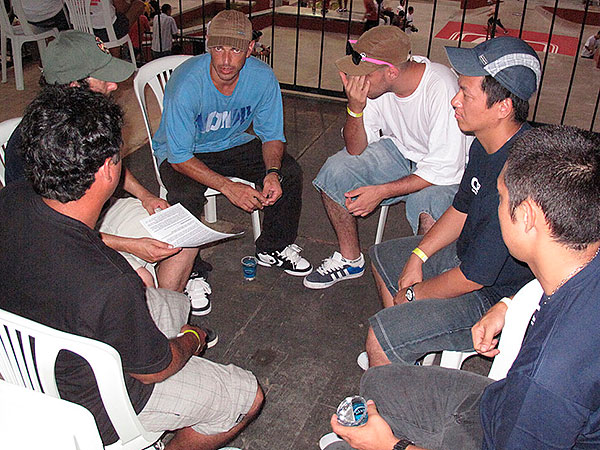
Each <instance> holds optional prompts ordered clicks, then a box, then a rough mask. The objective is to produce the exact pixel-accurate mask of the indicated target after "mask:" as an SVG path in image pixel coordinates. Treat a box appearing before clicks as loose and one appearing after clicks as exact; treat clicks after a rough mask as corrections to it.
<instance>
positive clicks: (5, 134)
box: [0, 117, 21, 186]
mask: <svg viewBox="0 0 600 450" xmlns="http://www.w3.org/2000/svg"><path fill="white" fill-rule="evenodd" d="M19 123H21V118H20V117H17V118H16V119H8V120H5V121H4V122H1V123H0V184H2V186H6V177H5V172H6V156H5V150H6V143H7V142H8V140H9V139H10V136H11V135H12V134H13V131H15V128H17V126H18V125H19Z"/></svg>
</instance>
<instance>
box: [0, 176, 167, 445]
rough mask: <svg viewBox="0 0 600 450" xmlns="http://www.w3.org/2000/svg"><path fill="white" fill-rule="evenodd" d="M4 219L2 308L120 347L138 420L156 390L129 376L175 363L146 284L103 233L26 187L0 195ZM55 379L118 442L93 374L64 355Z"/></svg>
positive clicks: (0, 236) (0, 237) (0, 235)
mask: <svg viewBox="0 0 600 450" xmlns="http://www.w3.org/2000/svg"><path fill="white" fill-rule="evenodd" d="M0 217H2V220H0V280H2V282H1V283H0V308H2V309H5V310H7V311H10V312H13V313H15V314H18V315H20V316H23V317H26V318H29V319H32V320H34V321H36V322H40V323H43V324H45V325H48V326H50V327H52V328H56V329H59V330H63V331H66V332H68V333H72V334H77V335H80V336H85V337H90V338H93V339H96V340H99V341H102V342H105V343H107V344H109V345H111V346H112V347H114V348H115V349H116V350H117V351H118V352H119V354H120V356H121V359H122V362H123V370H124V377H125V384H126V386H127V390H128V392H129V397H130V399H131V403H132V405H133V407H134V409H135V411H136V412H140V411H141V410H142V408H143V407H144V405H145V404H146V402H147V401H148V398H149V397H150V394H151V393H152V390H153V387H154V385H152V384H149V385H146V384H143V383H141V382H139V381H137V380H136V379H134V378H132V377H131V376H129V375H128V374H127V373H128V372H129V373H139V374H150V373H156V372H159V371H161V370H163V369H165V368H166V367H167V366H168V365H169V364H170V362H171V351H170V348H169V343H168V340H167V338H166V337H165V336H164V335H163V334H162V333H161V332H160V331H159V330H158V329H157V328H156V325H155V324H154V322H153V321H152V318H151V317H150V313H149V311H148V307H147V305H146V299H145V291H144V288H143V285H142V282H141V280H140V278H139V277H138V276H137V274H136V273H135V272H134V271H133V269H132V268H131V267H130V266H129V264H128V263H127V261H126V260H125V259H124V258H123V257H122V256H121V255H119V253H117V252H115V251H114V250H112V249H110V248H109V247H107V246H106V245H104V243H103V242H102V240H101V239H100V235H99V234H98V232H96V231H94V230H92V229H90V228H89V227H87V226H86V225H84V224H83V223H82V222H79V221H77V220H74V219H71V218H69V217H67V216H64V215H62V214H59V213H58V212H56V211H55V210H53V209H51V208H50V207H48V206H47V205H46V204H45V203H44V202H43V200H42V198H41V197H40V196H38V195H37V194H35V193H34V192H33V190H32V188H31V187H30V185H29V183H27V182H26V181H21V182H17V183H13V184H12V185H10V186H8V187H6V188H4V189H2V190H0ZM56 377H57V382H58V386H59V391H60V393H61V397H63V398H65V399H67V400H70V401H73V402H75V403H79V404H81V405H83V406H85V407H86V408H88V409H89V410H90V411H91V412H92V413H93V414H94V417H95V418H96V423H97V424H98V428H99V430H100V433H101V435H102V440H103V442H104V443H105V444H108V443H112V442H114V441H116V435H115V432H114V430H113V428H112V426H111V425H110V422H109V420H108V417H107V416H106V413H105V411H104V408H103V407H102V401H101V399H100V397H99V395H98V391H97V388H96V386H95V381H94V378H93V374H92V372H91V369H90V368H89V366H88V365H87V364H86V363H85V362H84V361H83V360H82V359H81V358H79V357H75V356H74V355H73V354H71V353H67V352H63V353H61V354H60V355H59V358H58V363H57V368H56Z"/></svg>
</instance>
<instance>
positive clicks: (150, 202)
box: [139, 195, 170, 215]
mask: <svg viewBox="0 0 600 450" xmlns="http://www.w3.org/2000/svg"><path fill="white" fill-rule="evenodd" d="M139 200H140V201H141V202H142V206H143V207H144V209H145V210H146V211H148V214H150V215H152V214H154V213H155V212H156V210H157V209H159V208H160V209H167V208H168V207H169V206H170V205H169V203H168V202H167V201H166V200H163V199H162V198H160V197H156V196H155V195H148V196H146V197H144V198H140V199H139Z"/></svg>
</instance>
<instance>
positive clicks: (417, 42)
mask: <svg viewBox="0 0 600 450" xmlns="http://www.w3.org/2000/svg"><path fill="white" fill-rule="evenodd" d="M267 1H268V0H255V1H251V0H237V1H235V2H234V1H231V0H225V2H222V3H221V2H215V1H210V2H208V1H206V0H198V1H197V2H194V4H195V5H196V6H193V5H192V6H191V7H190V5H189V3H190V2H185V3H186V6H185V7H184V6H183V5H182V0H179V5H178V6H179V11H178V13H177V14H175V15H174V16H175V17H176V19H177V20H178V24H179V27H180V33H179V37H178V39H179V42H180V45H181V47H182V48H183V49H184V52H186V53H188V52H189V50H188V48H189V45H188V47H187V48H186V46H185V42H186V39H202V38H203V36H204V30H206V25H207V24H208V22H209V20H210V19H211V18H212V17H213V16H214V15H215V14H216V13H217V12H218V11H220V10H222V9H225V8H236V9H240V10H241V11H243V12H245V13H246V14H248V16H249V18H250V20H251V21H252V23H253V26H254V28H255V29H258V30H262V31H263V33H264V36H263V38H262V39H263V40H266V41H267V42H268V43H269V44H270V61H269V63H270V65H271V67H272V68H273V70H274V71H275V74H276V75H277V77H278V79H279V81H280V84H281V87H282V88H283V89H286V90H291V91H296V92H301V93H311V94H319V95H324V96H329V97H336V98H343V97H345V95H344V92H343V90H342V85H341V82H340V81H339V76H338V73H337V69H335V66H334V61H335V60H336V59H337V58H339V57H341V56H343V55H344V53H345V43H346V40H347V39H349V38H350V37H351V36H357V35H359V34H360V33H361V32H362V29H363V21H362V19H363V11H364V9H363V8H362V6H363V2H360V0H348V11H347V12H344V13H338V12H335V11H334V9H333V7H334V5H336V4H337V5H338V6H339V7H341V2H342V0H320V1H319V2H317V0H306V3H303V1H302V0H299V1H298V2H297V3H293V4H292V5H283V4H278V2H281V1H282V0H270V1H271V3H270V5H268V4H266V2H267ZM509 1H510V2H511V3H508V2H509ZM577 1H578V0H548V2H549V3H548V5H540V4H539V3H537V4H536V5H535V6H533V7H531V5H530V4H528V0H522V7H521V0H506V3H505V2H496V3H492V4H494V5H495V7H494V8H493V11H492V8H491V5H490V4H487V3H484V2H483V1H482V0H462V1H461V2H460V3H459V2H458V1H451V0H431V1H426V2H422V1H416V0H412V1H411V0H406V3H405V4H404V9H405V11H407V10H408V7H409V6H413V7H414V9H415V10H416V12H418V16H417V17H418V19H417V20H416V21H415V22H416V23H417V24H418V25H419V28H421V30H422V33H421V34H415V33H413V35H412V38H411V39H412V42H413V53H414V54H421V55H424V56H427V57H428V58H429V59H431V60H433V61H436V62H440V63H442V64H448V61H447V59H446V56H445V52H444V50H443V47H444V46H458V47H461V46H465V45H466V46H473V45H475V43H477V42H479V41H482V40H484V39H486V38H493V37H494V36H496V35H497V34H498V33H499V26H500V24H501V22H500V21H499V18H500V17H501V15H502V14H505V15H506V14H510V16H509V21H510V24H511V25H513V26H514V25H516V23H517V20H516V17H519V16H520V20H518V22H519V25H518V27H519V28H518V29H517V28H516V27H513V28H511V29H510V35H512V36H518V37H520V38H522V39H525V40H526V41H528V42H530V43H532V45H533V46H534V48H536V50H538V55H539V56H540V60H541V61H542V69H543V73H542V77H541V80H540V86H539V89H538V92H537V94H536V96H535V98H534V99H532V100H531V103H532V108H531V113H530V119H531V120H532V121H537V122H546V123H560V124H569V125H576V126H579V127H581V128H585V129H590V130H594V131H598V128H600V126H596V124H595V122H596V116H597V111H598V107H599V104H600V77H598V76H597V75H596V70H599V69H596V63H595V61H585V63H583V64H580V62H581V59H580V57H579V54H580V52H581V50H582V48H583V44H584V40H585V39H586V38H587V36H588V35H592V34H595V32H596V31H598V29H600V8H595V7H592V6H591V3H590V2H589V1H588V2H587V3H586V4H585V5H582V4H578V3H577ZM551 2H552V3H551ZM561 2H562V5H561ZM163 3H164V2H163ZM530 3H531V2H530ZM544 6H545V8H544ZM185 8H187V9H186V10H185V11H184V9H185ZM591 8H593V10H591ZM328 9H329V11H328ZM378 9H379V11H381V10H382V4H381V3H380V4H378ZM564 10H568V12H570V14H572V15H578V17H577V18H576V19H572V20H573V22H567V21H566V20H565V19H563V18H560V14H561V13H562V15H563V16H564V15H565V14H564ZM596 10H598V11H596ZM482 11H483V14H482ZM488 12H489V21H490V26H486V23H485V22H486V19H488ZM459 17H460V22H457V19H458V18H459ZM455 18H456V19H455ZM453 19H454V20H456V21H454V20H453ZM482 19H483V21H484V24H481V22H482ZM505 20H506V17H505ZM559 22H560V23H559ZM588 22H591V23H593V24H594V25H591V24H590V23H588ZM586 23H588V24H587V25H586ZM182 24H183V26H182ZM192 24H196V28H195V29H193V30H191V31H190V27H191V26H192ZM448 27H450V28H452V27H454V28H453V29H454V31H453V32H452V33H451V35H448V33H446V34H444V30H446V29H448ZM486 28H487V29H486ZM557 29H558V30H559V32H556V30H557ZM473 30H475V31H473ZM484 31H485V32H484ZM194 36H195V37H194ZM198 48H200V47H199V46H198V45H197V46H196V50H197V49H198ZM563 50H564V51H563ZM561 53H568V54H561ZM598 73H600V72H598Z"/></svg>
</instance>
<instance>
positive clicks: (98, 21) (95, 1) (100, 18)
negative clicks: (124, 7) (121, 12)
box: [90, 0, 117, 28]
mask: <svg viewBox="0 0 600 450" xmlns="http://www.w3.org/2000/svg"><path fill="white" fill-rule="evenodd" d="M102 2H108V4H109V5H110V6H109V10H110V23H115V20H117V12H116V10H115V6H114V5H113V2H112V0H91V1H90V14H91V16H92V27H94V28H106V23H105V22H104V8H103V7H102Z"/></svg>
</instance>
